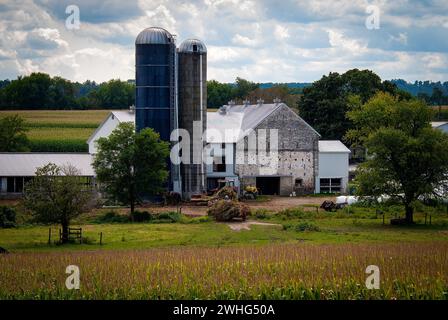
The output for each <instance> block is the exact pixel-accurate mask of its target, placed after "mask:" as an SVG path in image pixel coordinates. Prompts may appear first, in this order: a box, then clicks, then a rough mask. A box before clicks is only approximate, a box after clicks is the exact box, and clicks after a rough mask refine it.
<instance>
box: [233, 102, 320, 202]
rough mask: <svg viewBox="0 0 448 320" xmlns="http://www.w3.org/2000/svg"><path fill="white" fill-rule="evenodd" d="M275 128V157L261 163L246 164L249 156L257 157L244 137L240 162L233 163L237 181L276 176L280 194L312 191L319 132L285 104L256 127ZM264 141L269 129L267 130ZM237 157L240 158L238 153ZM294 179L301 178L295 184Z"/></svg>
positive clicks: (242, 183) (244, 182)
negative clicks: (276, 131)
mask: <svg viewBox="0 0 448 320" xmlns="http://www.w3.org/2000/svg"><path fill="white" fill-rule="evenodd" d="M258 129H267V130H268V129H277V130H278V157H277V161H270V162H268V163H266V162H267V161H262V162H263V163H262V164H259V163H257V164H249V163H250V162H248V160H249V158H250V157H255V158H256V157H257V156H256V155H255V154H251V153H248V152H247V138H246V141H245V144H246V147H245V156H246V158H245V159H246V161H245V163H244V164H241V163H238V162H237V163H236V165H235V171H236V173H237V174H238V175H239V176H240V177H241V185H242V187H243V188H244V186H246V185H254V184H255V182H256V180H255V177H256V176H280V194H281V195H289V194H290V193H291V192H293V191H295V192H297V193H312V192H314V184H315V176H316V174H317V172H318V160H319V159H318V156H319V152H318V148H319V135H318V134H317V133H316V131H314V130H313V129H312V128H311V127H310V126H309V125H308V124H307V123H306V122H305V121H304V120H303V119H302V118H300V117H299V116H298V115H297V114H295V113H294V112H293V111H292V110H291V109H290V108H289V107H287V106H286V105H284V104H282V105H281V106H280V107H279V108H278V109H276V110H275V111H274V112H273V113H272V114H271V115H269V116H268V117H267V118H266V119H264V120H263V121H262V122H261V123H260V124H259V125H258V126H257V127H256V128H255V132H256V134H257V133H258V131H257V130H258ZM267 141H268V145H269V144H270V141H269V133H267ZM239 152H242V151H239V150H237V155H236V156H237V158H241V154H238V153H239ZM251 160H253V158H251ZM296 179H301V186H300V187H299V188H295V181H296Z"/></svg>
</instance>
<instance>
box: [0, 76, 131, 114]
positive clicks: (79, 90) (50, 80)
mask: <svg viewBox="0 0 448 320" xmlns="http://www.w3.org/2000/svg"><path fill="white" fill-rule="evenodd" d="M134 100H135V87H134V85H133V84H132V83H129V82H126V81H121V80H119V79H113V80H110V81H108V82H103V83H100V84H97V83H96V82H94V81H90V80H87V81H85V82H83V83H79V82H71V81H69V80H66V79H64V78H61V77H50V76H49V75H48V74H46V73H40V72H38V73H31V74H30V75H29V76H24V77H21V76H20V77H18V78H17V79H16V80H12V81H9V80H3V81H1V82H0V109H3V110H8V109H9V110H11V109H27V110H33V109H68V110H70V109H80V110H85V109H124V108H127V107H129V106H130V105H132V104H134Z"/></svg>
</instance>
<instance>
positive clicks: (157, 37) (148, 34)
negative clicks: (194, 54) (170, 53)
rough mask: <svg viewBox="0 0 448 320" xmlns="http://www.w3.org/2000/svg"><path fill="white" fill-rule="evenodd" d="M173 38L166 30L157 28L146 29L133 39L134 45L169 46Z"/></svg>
mask: <svg viewBox="0 0 448 320" xmlns="http://www.w3.org/2000/svg"><path fill="white" fill-rule="evenodd" d="M170 43H174V37H173V35H172V34H171V33H169V32H168V31H167V30H165V29H163V28H159V27H151V28H146V29H145V30H143V31H142V32H140V33H139V34H138V36H137V38H136V39H135V44H170Z"/></svg>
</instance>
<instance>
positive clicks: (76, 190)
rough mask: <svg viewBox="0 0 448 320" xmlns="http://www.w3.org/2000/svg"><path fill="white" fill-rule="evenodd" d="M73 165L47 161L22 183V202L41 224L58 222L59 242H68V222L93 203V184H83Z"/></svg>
mask: <svg viewBox="0 0 448 320" xmlns="http://www.w3.org/2000/svg"><path fill="white" fill-rule="evenodd" d="M82 179H83V177H81V176H80V172H79V170H78V169H76V168H75V167H74V166H71V165H67V166H63V167H58V166H57V165H55V164H53V163H49V164H47V165H45V166H43V167H41V168H38V169H37V170H36V176H35V177H34V178H33V179H32V180H31V181H30V182H28V183H27V184H26V185H25V188H24V197H23V201H24V205H25V208H27V209H28V210H30V211H31V212H32V213H33V215H34V216H35V218H36V220H37V221H39V222H43V223H59V224H60V225H61V227H62V243H66V242H67V241H68V228H69V226H70V221H71V220H72V219H73V218H75V217H77V216H78V215H80V214H81V213H83V212H86V211H88V210H89V209H90V207H91V205H92V203H93V202H92V200H93V199H94V197H93V192H92V187H91V186H88V185H86V184H85V183H83V180H82Z"/></svg>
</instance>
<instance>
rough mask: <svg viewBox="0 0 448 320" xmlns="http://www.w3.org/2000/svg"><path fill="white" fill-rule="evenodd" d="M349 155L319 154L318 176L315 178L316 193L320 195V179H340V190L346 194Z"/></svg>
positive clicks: (335, 153)
mask: <svg viewBox="0 0 448 320" xmlns="http://www.w3.org/2000/svg"><path fill="white" fill-rule="evenodd" d="M348 156H349V153H337V152H319V174H318V176H317V178H316V192H317V193H320V179H324V178H341V179H342V190H343V192H347V184H348Z"/></svg>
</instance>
